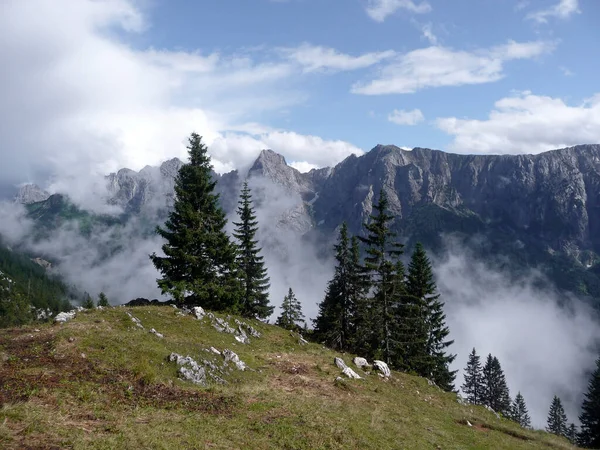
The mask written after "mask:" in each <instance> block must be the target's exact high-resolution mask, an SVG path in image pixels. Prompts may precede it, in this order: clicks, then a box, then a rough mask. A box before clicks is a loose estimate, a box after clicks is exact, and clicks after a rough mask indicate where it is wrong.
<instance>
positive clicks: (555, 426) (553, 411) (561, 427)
mask: <svg viewBox="0 0 600 450" xmlns="http://www.w3.org/2000/svg"><path fill="white" fill-rule="evenodd" d="M546 431H548V432H549V433H553V434H556V435H557V436H566V435H567V415H566V414H565V409H564V408H563V405H562V402H561V401H560V398H558V397H557V396H556V395H555V396H554V398H553V399H552V404H551V405H550V411H549V412H548V425H547V426H546Z"/></svg>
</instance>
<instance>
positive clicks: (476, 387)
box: [461, 348, 484, 405]
mask: <svg viewBox="0 0 600 450" xmlns="http://www.w3.org/2000/svg"><path fill="white" fill-rule="evenodd" d="M461 389H462V391H463V393H464V394H465V395H466V397H467V401H468V402H469V403H472V404H474V405H481V404H482V403H483V389H484V386H483V372H482V367H481V361H480V357H479V355H478V354H477V352H476V351H475V348H473V351H472V352H471V353H470V354H469V360H468V361H467V366H466V367H465V382H464V384H463V385H462V387H461Z"/></svg>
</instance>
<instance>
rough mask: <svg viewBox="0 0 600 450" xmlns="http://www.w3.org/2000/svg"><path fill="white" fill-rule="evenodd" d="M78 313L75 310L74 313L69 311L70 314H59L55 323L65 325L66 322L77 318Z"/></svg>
mask: <svg viewBox="0 0 600 450" xmlns="http://www.w3.org/2000/svg"><path fill="white" fill-rule="evenodd" d="M76 313H77V311H75V310H73V311H69V312H61V313H58V314H57V315H56V317H55V318H54V321H55V322H58V323H65V322H68V321H69V320H71V319H74V318H75V314H76Z"/></svg>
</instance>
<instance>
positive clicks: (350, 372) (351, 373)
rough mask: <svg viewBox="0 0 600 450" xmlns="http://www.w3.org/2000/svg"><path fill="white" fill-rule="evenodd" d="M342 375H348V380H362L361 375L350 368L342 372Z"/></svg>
mask: <svg viewBox="0 0 600 450" xmlns="http://www.w3.org/2000/svg"><path fill="white" fill-rule="evenodd" d="M342 373H343V374H344V375H346V376H347V377H348V378H353V379H355V380H360V379H361V377H360V375H359V374H357V373H356V372H355V371H354V370H352V369H351V368H350V367H346V368H345V369H344V370H342Z"/></svg>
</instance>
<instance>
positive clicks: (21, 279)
mask: <svg viewBox="0 0 600 450" xmlns="http://www.w3.org/2000/svg"><path fill="white" fill-rule="evenodd" d="M0 272H1V274H0V327H6V326H11V325H19V324H24V323H28V322H29V321H31V320H32V319H34V318H35V317H34V315H33V312H32V310H31V307H34V308H36V309H39V310H44V311H46V310H48V309H49V310H50V311H51V312H52V313H53V314H56V313H58V312H60V311H66V310H68V309H71V305H70V303H69V290H68V288H67V286H66V285H65V284H64V283H63V282H62V281H61V280H59V279H58V278H56V277H54V276H52V275H49V274H47V272H46V269H44V268H43V267H41V266H40V265H38V264H36V263H34V262H33V261H32V260H31V259H30V257H29V256H27V255H26V254H23V253H19V252H17V251H15V250H10V249H9V248H8V247H6V246H5V245H4V243H3V242H2V240H1V239H0Z"/></svg>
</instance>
